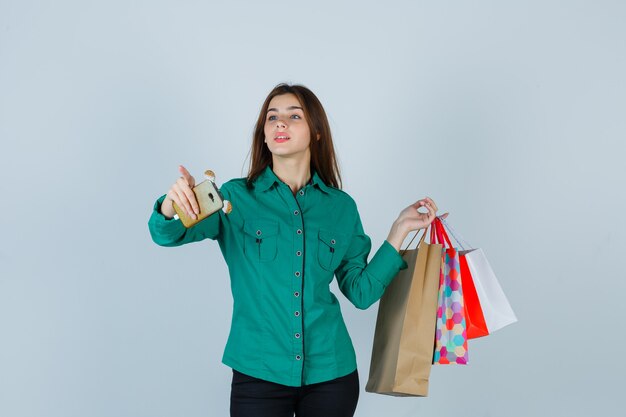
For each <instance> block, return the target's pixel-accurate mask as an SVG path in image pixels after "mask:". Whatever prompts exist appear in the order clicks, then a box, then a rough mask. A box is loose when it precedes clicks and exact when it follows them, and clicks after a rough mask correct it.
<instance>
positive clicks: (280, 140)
mask: <svg viewBox="0 0 626 417" xmlns="http://www.w3.org/2000/svg"><path fill="white" fill-rule="evenodd" d="M289 139H290V138H289V136H287V135H286V134H284V133H278V134H277V135H276V136H274V140H275V141H276V142H277V143H283V142H287V141H288V140H289Z"/></svg>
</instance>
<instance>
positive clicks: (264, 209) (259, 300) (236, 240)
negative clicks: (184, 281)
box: [148, 167, 407, 386]
mask: <svg viewBox="0 0 626 417" xmlns="http://www.w3.org/2000/svg"><path fill="white" fill-rule="evenodd" d="M220 191H221V193H222V194H223V195H224V198H225V199H227V200H229V201H231V202H232V204H233V210H232V212H231V213H230V214H225V213H223V212H222V211H219V212H217V213H215V214H213V215H211V216H209V217H207V218H206V219H204V220H202V221H201V222H199V223H198V224H196V225H195V226H194V227H191V228H189V229H186V228H185V227H184V226H183V224H182V222H181V221H180V220H175V219H166V218H165V217H164V216H163V214H161V212H160V207H161V203H162V202H163V200H164V199H165V195H163V196H161V197H160V198H159V199H158V200H157V201H156V203H155V205H154V210H153V212H152V215H151V217H150V220H149V222H148V225H149V229H150V234H151V235H152V239H153V240H154V242H155V243H157V244H158V245H161V246H179V245H183V244H185V243H189V242H195V241H199V240H203V239H206V238H209V239H214V240H217V241H218V243H219V246H220V249H221V251H222V254H223V256H224V259H225V260H226V263H227V265H228V269H229V272H230V279H231V290H232V294H233V300H234V302H233V316H232V324H231V330H230V335H229V337H228V342H227V344H226V348H225V351H224V356H223V358H222V361H223V363H224V364H226V365H228V366H230V367H232V368H233V369H236V370H238V371H240V372H243V373H245V374H248V375H251V376H254V377H256V378H261V379H264V380H267V381H271V382H276V383H279V384H283V385H289V386H302V385H308V384H313V383H317V382H323V381H328V380H331V379H334V378H338V377H340V376H344V375H347V374H349V373H351V372H352V371H354V370H355V369H356V357H355V353H354V347H353V346H352V341H351V340H350V336H349V335H348V331H347V330H346V326H345V324H344V321H343V318H342V316H341V311H340V308H339V302H338V300H337V298H336V297H335V295H334V294H333V293H332V292H331V291H330V288H329V284H330V283H331V281H332V280H333V276H336V277H337V282H338V284H339V289H340V290H341V292H342V293H343V294H344V295H345V296H346V297H347V298H348V300H350V301H351V302H352V304H354V305H355V306H356V307H357V308H361V309H365V308H367V307H369V306H370V305H371V304H373V303H374V302H376V301H377V300H378V299H379V298H380V297H381V296H382V294H383V292H384V291H385V288H386V287H387V285H388V284H389V283H390V282H391V280H392V279H393V277H394V276H395V275H396V274H397V273H398V271H399V270H400V269H404V268H406V267H407V266H406V263H405V262H404V260H403V259H402V257H401V256H400V255H399V254H398V252H397V251H396V249H395V248H394V247H393V246H391V244H390V243H389V242H387V241H384V242H383V244H382V245H381V247H380V249H378V251H377V252H376V254H375V255H374V257H373V258H372V259H371V261H370V262H369V263H368V262H367V257H368V255H369V253H370V250H371V240H370V238H369V237H368V236H367V235H366V234H365V233H364V231H363V226H362V225H361V219H360V216H359V213H358V211H357V207H356V204H355V202H354V200H353V199H352V198H351V197H350V196H349V195H348V194H347V193H345V192H344V191H341V190H339V189H337V188H334V187H329V186H327V185H326V184H324V182H323V181H322V180H321V179H320V177H319V176H318V175H317V173H316V172H315V171H313V172H312V178H311V181H310V182H309V183H308V184H307V185H306V186H304V187H303V188H302V189H300V190H298V192H297V193H296V194H295V196H294V194H293V193H292V191H291V189H290V188H289V186H288V185H287V184H285V183H284V182H282V181H281V180H280V179H279V178H278V177H277V176H276V174H274V172H273V171H272V169H271V168H270V167H267V168H266V170H265V171H264V172H263V173H262V174H261V176H259V177H258V178H257V180H256V181H255V182H254V184H253V187H252V188H247V186H246V179H245V178H238V179H233V180H230V181H228V182H226V183H224V184H222V187H221V188H220Z"/></svg>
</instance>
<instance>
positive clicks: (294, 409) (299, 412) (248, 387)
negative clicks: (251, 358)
mask: <svg viewBox="0 0 626 417" xmlns="http://www.w3.org/2000/svg"><path fill="white" fill-rule="evenodd" d="M358 399H359V375H358V373H357V371H354V372H352V373H351V374H349V375H346V376H342V377H339V378H337V379H333V380H331V381H326V382H320V383H318V384H311V385H305V386H303V387H288V386H286V385H280V384H275V383H273V382H268V381H264V380H262V379H258V378H254V377H251V376H248V375H245V374H242V373H241V372H238V371H235V370H234V369H233V383H232V389H231V393H230V415H231V417H293V415H294V413H295V415H296V417H352V416H353V415H354V410H355V409H356V403H357V401H358Z"/></svg>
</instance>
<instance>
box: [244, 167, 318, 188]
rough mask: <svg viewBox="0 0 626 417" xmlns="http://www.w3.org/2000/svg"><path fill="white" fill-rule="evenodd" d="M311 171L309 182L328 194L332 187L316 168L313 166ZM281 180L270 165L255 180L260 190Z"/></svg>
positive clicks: (256, 186)
mask: <svg viewBox="0 0 626 417" xmlns="http://www.w3.org/2000/svg"><path fill="white" fill-rule="evenodd" d="M311 173H312V175H311V180H310V181H309V184H313V185H315V186H317V187H318V188H319V189H320V190H322V191H323V192H325V193H327V194H328V193H329V192H330V187H329V186H328V185H326V184H325V183H324V181H322V179H321V178H320V176H319V175H318V174H317V171H316V170H315V169H313V168H311ZM281 182H282V181H281V180H280V178H278V177H277V176H276V174H274V171H272V168H271V167H270V166H269V165H268V166H267V167H265V170H263V172H261V175H259V176H258V177H257V179H256V181H255V188H256V189H257V190H259V191H267V190H269V189H270V188H271V187H272V185H274V184H275V183H281Z"/></svg>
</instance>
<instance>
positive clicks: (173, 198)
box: [161, 165, 200, 219]
mask: <svg viewBox="0 0 626 417" xmlns="http://www.w3.org/2000/svg"><path fill="white" fill-rule="evenodd" d="M178 171H180V173H181V174H182V177H180V178H178V180H176V182H175V183H174V185H172V187H171V188H170V189H169V191H168V192H167V195H166V196H165V199H164V200H163V203H162V204H161V213H163V215H164V216H165V217H167V218H169V219H171V218H172V217H174V215H175V214H176V211H175V210H174V206H173V205H172V202H176V204H178V207H181V208H182V209H183V210H185V211H186V212H187V214H188V215H189V217H191V218H192V219H195V218H196V217H197V214H199V213H200V208H199V206H198V201H197V200H196V195H195V194H194V193H193V191H192V188H193V187H194V186H195V185H196V180H195V179H194V178H193V177H192V176H191V174H189V171H187V169H186V168H185V167H184V166H182V165H179V166H178Z"/></svg>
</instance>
